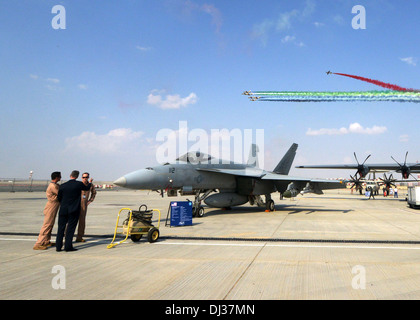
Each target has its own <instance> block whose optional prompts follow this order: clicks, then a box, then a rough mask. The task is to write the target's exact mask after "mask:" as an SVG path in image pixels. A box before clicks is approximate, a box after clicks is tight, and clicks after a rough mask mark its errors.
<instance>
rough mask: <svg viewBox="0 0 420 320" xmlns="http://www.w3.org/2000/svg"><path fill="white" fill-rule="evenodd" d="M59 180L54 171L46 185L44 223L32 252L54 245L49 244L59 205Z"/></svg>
mask: <svg viewBox="0 0 420 320" xmlns="http://www.w3.org/2000/svg"><path fill="white" fill-rule="evenodd" d="M60 180H61V173H60V172H58V171H54V172H53V173H51V182H50V184H49V185H48V188H47V191H46V194H47V200H48V201H47V204H46V205H45V208H44V223H43V224H42V227H41V231H40V232H39V236H38V240H37V241H36V243H35V246H34V248H33V249H34V250H45V249H47V248H48V247H51V246H53V245H54V243H52V242H50V240H51V232H52V229H53V227H54V223H55V217H56V216H57V211H58V208H59V207H60V203H59V202H58V199H57V196H58V190H59V187H60V186H59V185H58V181H60Z"/></svg>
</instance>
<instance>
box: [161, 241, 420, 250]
mask: <svg viewBox="0 0 420 320" xmlns="http://www.w3.org/2000/svg"><path fill="white" fill-rule="evenodd" d="M155 244H157V245H179V246H224V247H264V246H265V247H282V248H328V249H382V250H388V249H390V250H420V247H418V248H416V247H414V248H413V247H372V246H329V245H325V246H322V245H293V244H263V243H261V244H247V243H192V242H155V243H154V245H155Z"/></svg>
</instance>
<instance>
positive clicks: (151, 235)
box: [147, 228, 159, 243]
mask: <svg viewBox="0 0 420 320" xmlns="http://www.w3.org/2000/svg"><path fill="white" fill-rule="evenodd" d="M157 239H159V229H158V228H152V229H150V230H149V232H148V233H147V240H148V241H149V242H150V243H152V242H156V241H157Z"/></svg>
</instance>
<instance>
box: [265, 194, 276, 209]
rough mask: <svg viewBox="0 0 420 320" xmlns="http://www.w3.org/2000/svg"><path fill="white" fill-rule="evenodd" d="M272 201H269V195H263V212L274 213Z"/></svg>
mask: <svg viewBox="0 0 420 320" xmlns="http://www.w3.org/2000/svg"><path fill="white" fill-rule="evenodd" d="M274 209H275V206H274V201H273V199H271V194H266V195H265V212H272V211H274Z"/></svg>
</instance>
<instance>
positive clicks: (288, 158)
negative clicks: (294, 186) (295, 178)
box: [273, 143, 298, 175]
mask: <svg viewBox="0 0 420 320" xmlns="http://www.w3.org/2000/svg"><path fill="white" fill-rule="evenodd" d="M297 147H298V145H297V144H296V143H294V144H292V146H291V147H290V148H289V150H288V151H287V152H286V154H285V155H284V157H283V158H282V159H281V160H280V162H279V164H278V165H277V166H276V167H275V168H274V170H273V172H275V173H278V174H284V175H288V174H289V171H290V168H291V167H292V163H293V160H294V159H295V155H296V150H297Z"/></svg>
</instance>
